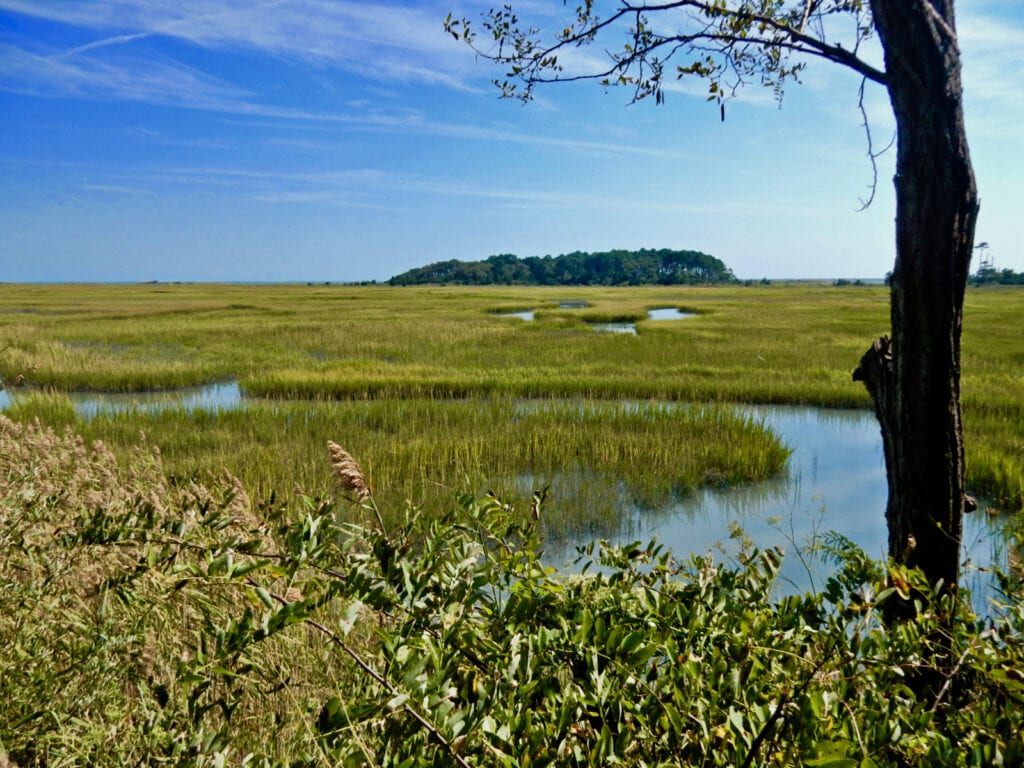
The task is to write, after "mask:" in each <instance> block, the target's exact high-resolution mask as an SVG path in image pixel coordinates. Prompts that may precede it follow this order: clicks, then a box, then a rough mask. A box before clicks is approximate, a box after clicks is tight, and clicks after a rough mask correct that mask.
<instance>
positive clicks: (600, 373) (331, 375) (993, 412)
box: [0, 285, 1024, 508]
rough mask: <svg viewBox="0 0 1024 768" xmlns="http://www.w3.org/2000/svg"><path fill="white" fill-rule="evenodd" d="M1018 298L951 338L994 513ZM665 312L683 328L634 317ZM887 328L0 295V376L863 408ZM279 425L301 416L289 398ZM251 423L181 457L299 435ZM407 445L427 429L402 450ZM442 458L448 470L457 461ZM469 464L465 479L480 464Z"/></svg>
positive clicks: (711, 313) (257, 448)
mask: <svg viewBox="0 0 1024 768" xmlns="http://www.w3.org/2000/svg"><path fill="white" fill-rule="evenodd" d="M1022 295H1024V294H1022V293H1021V291H1020V290H971V291H969V292H968V294H967V299H966V319H965V327H964V338H963V351H964V352H963V354H964V356H963V366H962V369H963V383H962V392H963V400H964V409H965V424H966V428H967V431H968V437H969V441H968V449H967V450H968V472H969V479H970V482H971V484H972V487H974V488H975V489H976V490H978V491H979V492H982V493H986V494H991V495H993V496H994V497H995V498H997V499H1000V500H1002V503H1003V504H1004V505H1005V506H1006V507H1007V508H1019V507H1020V506H1022V505H1024V480H1022V479H1021V477H1022V475H1024V459H1022V458H1021V457H1022V456H1024V451H1022V450H1021V443H1022V439H1024V418H1022V413H1021V403H1022V402H1024V377H1022V374H1021V371H1022V367H1024V302H1022V301H1021V297H1022ZM564 302H582V303H585V305H586V306H585V307H583V308H563V307H561V306H560V305H561V304H562V303H564ZM672 306H674V307H680V308H685V309H686V310H687V311H691V312H694V313H696V314H697V316H696V317H692V318H688V319H687V320H685V321H681V322H657V321H648V320H646V319H644V318H646V313H647V311H648V310H649V309H652V308H657V307H672ZM508 309H519V310H521V309H531V310H533V311H534V312H535V318H536V319H535V320H534V321H532V322H528V323H527V322H518V321H511V320H509V319H508V318H502V317H496V316H494V315H493V312H494V311H496V310H508ZM623 319H628V320H630V321H634V320H635V321H636V322H637V335H635V336H633V335H623V334H606V333H599V332H596V331H594V330H593V329H592V328H591V327H590V326H589V325H588V324H587V321H589V320H602V321H610V320H623ZM888 325H889V320H888V293H887V289H885V288H884V287H881V286H878V287H873V286H857V287H852V286H851V287H834V286H825V285H771V286H751V287H739V286H729V287H724V286H716V287H680V288H665V287H650V288H616V289H606V288H517V287H502V288H439V287H423V288H388V287H382V286H367V287H358V288H353V287H344V286H235V285H221V286H211V285H157V286H148V285H147V286H3V290H2V291H0V348H4V351H3V352H2V353H0V377H3V378H4V380H6V381H13V380H15V378H16V377H18V376H24V377H25V378H26V381H27V383H28V384H29V385H32V386H35V387H42V388H45V387H55V388H57V389H61V390H71V389H92V390H120V391H139V390H143V389H167V388H173V387H179V386H183V385H186V384H197V383H204V382H212V381H223V380H227V379H233V378H237V379H238V380H239V382H240V384H241V387H242V389H243V391H244V392H245V393H246V394H248V395H250V396H257V397H262V398H271V399H274V400H278V401H281V403H287V401H289V400H291V399H305V400H311V401H314V404H316V403H324V402H325V401H331V400H338V401H352V400H366V401H380V402H387V401H393V400H412V401H417V400H424V399H436V400H458V399H466V398H471V399H479V398H485V399H497V400H502V399H507V398H566V399H577V398H582V399H601V400H628V399H641V400H667V401H677V402H743V403H768V404H789V403H792V404H810V405H818V406H825V407H862V408H866V407H868V406H869V402H868V398H867V395H866V393H865V391H864V389H863V387H862V386H860V385H859V384H857V383H855V382H853V381H852V380H851V371H852V370H853V368H854V367H856V365H857V362H858V361H859V359H860V357H861V355H862V354H863V352H864V350H865V349H866V348H867V346H868V344H869V343H870V341H871V340H872V339H873V338H875V337H876V336H878V335H880V334H882V333H884V332H886V330H887V327H888ZM38 405H39V408H36V407H35V406H32V407H26V408H24V409H22V411H21V413H24V415H25V417H26V418H28V417H31V416H32V415H33V414H34V415H39V416H40V418H43V419H44V421H45V420H46V419H49V418H51V417H52V418H54V419H58V420H57V421H55V422H54V423H66V416H67V414H66V408H65V413H64V416H63V417H62V416H60V414H59V413H56V412H55V413H53V414H51V415H49V416H47V415H45V414H44V413H43V410H44V409H43V408H42V406H43V405H44V403H43V402H42V401H40V403H38ZM53 407H56V406H53ZM276 407H277V406H268V408H269V409H270V411H268V413H269V412H272V411H273V410H274V409H275V408H276ZM318 407H319V406H318ZM393 407H396V408H397V407H398V406H397V405H394V406H393ZM283 412H285V413H286V415H287V414H291V416H290V418H292V419H293V420H294V419H298V420H299V421H301V420H302V417H301V416H299V415H295V414H294V413H292V406H290V405H283ZM19 418H21V416H19ZM182 418H183V417H182ZM325 418H333V417H330V416H327V417H325ZM255 419H256V420H255V423H256V424H258V425H259V430H260V431H258V432H257V431H256V430H255V427H253V426H250V425H248V424H246V423H244V422H243V421H238V422H236V423H234V424H232V425H231V426H230V427H229V426H227V422H226V421H225V420H223V419H222V420H221V421H220V422H218V423H217V424H216V425H213V424H212V423H209V422H204V426H202V429H209V430H210V432H209V434H208V440H209V443H210V444H211V445H212V446H213V449H212V450H211V451H207V450H206V449H205V448H204V447H203V446H204V445H205V441H199V440H198V438H197V441H196V442H197V443H199V444H197V445H194V446H193V448H194V449H195V450H196V451H198V452H199V454H201V455H205V456H212V454H215V453H223V455H224V456H226V457H229V456H230V455H232V453H235V454H237V453H238V451H239V449H238V446H240V445H243V444H245V443H249V444H250V447H249V448H247V449H241V450H243V451H244V452H245V453H246V454H247V455H249V456H250V458H251V459H253V461H254V462H255V464H256V465H257V466H262V465H266V464H268V463H269V456H270V454H271V453H272V450H273V449H272V448H271V446H275V445H277V444H278V443H279V438H278V437H277V436H276V434H275V433H276V432H277V431H280V430H282V429H283V430H284V431H285V432H286V433H287V432H294V431H295V429H296V428H295V427H294V426H290V425H288V424H285V425H284V426H282V425H281V423H279V422H275V421H274V419H273V418H271V417H270V416H269V415H267V416H256V417H255ZM426 426H427V427H428V428H433V425H432V424H426ZM180 429H181V430H183V431H186V430H188V429H189V428H188V427H187V426H184V425H183V426H182V427H180ZM227 429H233V430H236V432H235V440H234V441H233V442H234V444H235V448H234V449H228V448H226V447H221V444H222V443H227V442H230V441H229V440H227V439H226V438H225V437H223V436H222V435H221V434H220V433H221V432H223V431H224V430H227ZM494 429H495V430H497V431H500V427H495V428H494ZM321 437H323V439H335V437H336V436H335V435H329V434H325V435H322V436H321ZM420 438H423V439H428V438H429V436H428V435H426V434H421V435H420V436H419V437H416V436H413V435H412V434H411V433H409V434H406V436H405V438H404V439H407V440H409V441H410V443H411V444H415V443H416V441H417V440H418V439H420ZM442 442H443V441H442ZM439 450H440V451H441V453H442V454H443V453H444V452H445V451H447V450H449V449H448V448H445V447H444V446H443V444H442V445H440V446H439ZM450 450H451V451H452V453H453V457H452V458H451V459H449V460H448V463H451V464H453V465H459V464H460V455H459V451H458V450H455V449H450ZM512 463H513V462H506V463H504V464H502V465H501V466H503V467H504V466H511V465H512ZM468 464H469V466H468V468H467V469H466V471H467V472H469V473H474V472H477V471H478V470H481V468H480V467H478V466H477V462H476V461H469V462H468ZM513 469H515V468H513ZM527 469H528V468H527V467H525V466H524V465H519V467H518V471H520V472H522V471H525V470H527ZM481 471H482V470H481ZM418 474H422V473H418ZM514 474H515V472H513V473H512V474H509V475H506V476H505V478H506V479H509V478H511V477H513V476H514Z"/></svg>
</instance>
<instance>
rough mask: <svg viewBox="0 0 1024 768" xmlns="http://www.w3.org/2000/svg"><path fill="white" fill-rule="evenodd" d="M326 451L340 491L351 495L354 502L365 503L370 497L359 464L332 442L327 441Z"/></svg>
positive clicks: (367, 485) (368, 488) (368, 486)
mask: <svg viewBox="0 0 1024 768" xmlns="http://www.w3.org/2000/svg"><path fill="white" fill-rule="evenodd" d="M327 450H328V451H330V453H331V466H332V467H333V468H334V476H335V477H336V478H337V479H338V483H339V484H340V485H341V489H342V491H344V492H345V493H348V494H349V495H351V496H352V497H353V498H354V499H355V500H356V501H365V500H366V499H368V498H369V497H370V485H369V483H367V482H366V475H364V474H363V470H362V469H360V467H359V464H358V463H357V462H356V460H355V459H353V458H352V454H350V453H349V452H348V451H346V450H345V449H344V448H342V447H341V446H340V445H338V444H337V443H335V442H334V441H332V440H328V441H327Z"/></svg>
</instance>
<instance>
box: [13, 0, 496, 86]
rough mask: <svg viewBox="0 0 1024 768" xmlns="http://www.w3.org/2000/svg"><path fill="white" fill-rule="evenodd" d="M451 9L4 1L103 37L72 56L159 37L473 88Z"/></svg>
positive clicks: (233, 1)
mask: <svg viewBox="0 0 1024 768" xmlns="http://www.w3.org/2000/svg"><path fill="white" fill-rule="evenodd" d="M445 7H446V6H445V5H444V4H439V3H431V4H418V5H416V6H415V7H407V6H401V5H395V4H389V3H381V2H360V1H358V0H357V1H352V0H264V1H263V2H259V1H254V0H174V1H173V2H172V1H169V0H0V9H5V10H8V11H14V12H17V13H21V14H25V15H29V16H34V17H37V18H42V19H47V20H49V21H55V22H59V23H62V24H67V25H70V26H74V27H79V28H81V29H84V30H91V31H94V32H96V33H97V34H98V35H101V36H100V37H98V38H97V39H95V40H92V41H90V42H88V43H84V44H82V45H78V46H74V47H72V48H69V49H68V50H67V51H65V53H66V54H70V55H75V54H83V53H90V52H96V51H98V50H99V49H102V48H110V47H113V46H123V45H127V44H130V43H132V42H134V41H137V40H140V39H143V38H146V37H153V36H160V37H165V38H174V39H177V40H181V41H185V42H188V43H191V44H194V45H197V46H202V47H205V48H210V49H218V50H234V51H249V52H258V53H260V54H264V55H272V56H275V57H278V58H280V59H282V60H288V61H303V62H307V63H310V64H315V65H318V66H333V67H338V68H342V69H346V70H349V71H356V72H358V73H360V74H361V75H363V76H367V77H376V78H379V79H381V80H385V81H387V80H393V79H395V78H399V79H402V80H403V81H411V82H428V83H439V84H443V85H448V86H450V87H454V88H463V89H465V88H470V87H471V85H470V84H469V81H468V80H467V79H466V78H465V77H464V76H465V75H467V74H468V73H470V72H471V63H470V62H471V60H472V57H471V56H470V55H469V52H468V51H466V50H463V48H464V46H458V45H455V44H454V42H453V41H452V40H451V39H450V38H449V37H448V36H447V35H445V33H444V31H443V29H442V27H441V20H442V19H443V18H444V15H445V13H446V12H445V11H444V10H443V9H444V8H445ZM474 77H476V78H479V72H477V73H475V75H474Z"/></svg>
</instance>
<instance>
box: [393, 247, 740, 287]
mask: <svg viewBox="0 0 1024 768" xmlns="http://www.w3.org/2000/svg"><path fill="white" fill-rule="evenodd" d="M388 282H389V284H390V285H424V284H432V283H443V284H449V285H691V284H695V283H735V282H737V280H736V276H735V275H733V273H732V270H731V269H729V268H728V267H727V266H725V264H723V263H722V262H721V261H720V260H719V259H716V258H715V257H714V256H709V255H708V254H706V253H701V252H700V251H676V250H671V249H668V248H660V249H650V248H644V249H641V250H639V251H624V250H616V251H604V252H601V253H584V252H581V251H574V252H572V253H566V254H562V255H560V256H528V257H526V258H524V259H520V258H519V257H518V256H515V255H513V254H511V253H503V254H499V255H497V256H491V257H489V258H487V259H485V260H484V261H457V260H455V259H451V260H449V261H438V262H435V263H433V264H428V265H427V266H425V267H416V268H415V269H410V270H409V271H408V272H403V273H402V274H400V275H395V276H394V277H392V278H391V279H390V280H389V281H388Z"/></svg>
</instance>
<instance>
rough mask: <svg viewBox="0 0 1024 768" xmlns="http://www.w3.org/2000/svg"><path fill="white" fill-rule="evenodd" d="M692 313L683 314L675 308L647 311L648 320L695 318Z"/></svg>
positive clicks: (694, 314)
mask: <svg viewBox="0 0 1024 768" xmlns="http://www.w3.org/2000/svg"><path fill="white" fill-rule="evenodd" d="M695 316H696V313H694V312H684V311H683V310H681V309H677V308H676V307H659V308H657V309H649V310H647V319H648V320H682V319H683V318H685V317H695Z"/></svg>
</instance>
